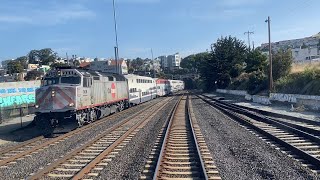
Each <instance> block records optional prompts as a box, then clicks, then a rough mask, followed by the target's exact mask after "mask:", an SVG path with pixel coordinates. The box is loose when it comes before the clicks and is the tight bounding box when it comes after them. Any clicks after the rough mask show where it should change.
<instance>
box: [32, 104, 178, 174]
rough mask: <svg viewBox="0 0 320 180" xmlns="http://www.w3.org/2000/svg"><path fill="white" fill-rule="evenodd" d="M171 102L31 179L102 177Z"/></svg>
mask: <svg viewBox="0 0 320 180" xmlns="http://www.w3.org/2000/svg"><path fill="white" fill-rule="evenodd" d="M170 100H172V98H166V99H165V100H164V101H161V102H160V103H158V104H155V105H153V106H152V107H151V108H148V109H146V110H144V111H143V112H140V113H136V114H134V115H132V116H131V117H128V118H126V119H125V120H123V121H122V122H120V123H119V124H117V125H115V126H114V127H112V128H110V129H108V130H106V131H104V132H103V133H101V134H100V135H99V136H97V137H95V138H94V139H92V140H91V141H89V142H87V143H85V144H84V145H82V146H81V147H79V148H77V149H75V150H73V151H72V152H70V153H68V154H67V155H65V156H64V157H62V158H61V159H59V160H57V161H55V162H53V163H52V164H50V165H48V166H46V167H45V168H43V169H41V170H40V171H38V172H36V173H33V174H31V176H30V177H29V178H28V179H51V178H58V179H61V178H67V179H69V178H72V179H94V178H96V177H98V176H99V172H101V171H102V170H103V169H104V167H105V166H107V165H108V163H109V162H110V161H112V159H113V158H114V157H115V156H116V155H117V154H118V153H119V152H120V151H121V149H122V148H123V147H125V145H126V144H128V143H129V142H130V140H131V139H132V138H133V137H134V136H135V134H136V133H138V132H139V130H140V129H142V128H143V127H144V126H145V125H146V124H147V123H148V122H149V121H150V120H151V119H153V117H154V116H155V115H156V114H157V113H158V112H160V111H161V110H162V109H163V108H164V107H165V106H166V105H167V104H168V103H169V102H170Z"/></svg>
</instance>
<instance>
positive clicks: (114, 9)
mask: <svg viewBox="0 0 320 180" xmlns="http://www.w3.org/2000/svg"><path fill="white" fill-rule="evenodd" d="M113 20H114V32H115V36H116V37H115V38H116V46H115V47H114V58H115V61H116V73H119V74H120V71H119V67H118V58H119V46H118V32H117V30H118V29H117V15H116V7H115V0H113Z"/></svg>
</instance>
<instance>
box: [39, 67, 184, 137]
mask: <svg viewBox="0 0 320 180" xmlns="http://www.w3.org/2000/svg"><path fill="white" fill-rule="evenodd" d="M183 87H184V83H183V81H178V80H174V81H171V80H166V79H153V78H150V77H144V76H137V75H133V74H128V75H119V74H114V73H104V72H98V71H92V70H85V69H75V68H71V67H65V68H58V69H55V70H51V71H49V72H48V73H47V74H46V75H45V76H44V77H43V79H42V81H41V87H40V88H39V89H37V90H36V105H35V107H36V113H35V114H36V117H35V123H36V125H37V126H38V127H39V129H40V130H41V131H42V134H44V135H51V134H52V133H62V132H68V131H71V130H73V129H76V128H77V127H81V126H83V125H85V124H89V123H92V122H94V121H96V120H98V119H101V118H103V117H106V116H108V115H110V114H113V113H115V112H119V111H122V110H124V109H126V108H128V107H130V106H133V105H137V104H140V103H143V102H146V101H149V100H152V99H155V98H156V97H157V96H165V95H169V94H172V93H174V92H176V91H178V90H182V89H183Z"/></svg>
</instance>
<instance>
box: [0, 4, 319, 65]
mask: <svg viewBox="0 0 320 180" xmlns="http://www.w3.org/2000/svg"><path fill="white" fill-rule="evenodd" d="M115 1H116V9H117V22H118V26H117V27H118V39H119V55H120V57H123V58H136V57H142V58H151V48H152V50H153V53H154V57H157V56H160V55H169V54H174V53H176V52H179V53H180V54H181V55H182V56H184V57H185V56H187V55H190V54H194V53H198V52H204V51H206V50H207V49H209V50H210V45H211V44H212V43H214V42H216V40H217V39H218V38H219V37H221V36H229V35H231V36H235V37H237V38H239V39H241V40H243V41H244V42H245V43H248V41H247V36H246V35H244V32H246V31H253V32H254V34H252V35H251V36H250V37H251V41H254V43H255V46H256V47H257V46H259V45H261V43H265V42H267V41H268V31H267V23H265V20H266V19H267V17H268V16H270V17H271V36H272V37H271V38H272V41H273V42H274V41H280V40H287V39H295V38H302V37H307V36H311V35H314V34H316V33H318V32H320V23H319V13H318V12H319V7H320V1H319V0H290V1H289V0H115ZM0 4H1V5H0V60H5V59H12V58H16V57H19V56H23V55H26V54H27V53H28V52H29V51H30V50H32V49H42V48H52V49H53V50H54V51H56V52H57V53H58V54H59V55H60V56H62V57H65V55H66V53H68V55H69V56H71V55H72V54H76V55H77V56H78V57H80V56H81V57H83V56H84V57H92V58H94V57H104V58H111V57H113V56H114V49H113V48H114V46H115V33H114V24H113V23H114V21H113V10H112V0H49V1H48V0H47V1H40V0H14V1H13V0H0Z"/></svg>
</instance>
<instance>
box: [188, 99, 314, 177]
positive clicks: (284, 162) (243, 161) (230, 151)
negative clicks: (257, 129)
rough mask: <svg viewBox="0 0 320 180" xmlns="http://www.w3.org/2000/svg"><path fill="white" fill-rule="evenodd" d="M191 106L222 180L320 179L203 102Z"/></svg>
mask: <svg viewBox="0 0 320 180" xmlns="http://www.w3.org/2000/svg"><path fill="white" fill-rule="evenodd" d="M192 104H193V108H194V113H195V116H196V118H197V121H198V123H199V126H200V128H201V131H202V134H203V135H204V137H205V140H206V143H207V145H208V148H209V150H210V152H211V155H212V156H213V158H214V161H215V163H216V165H217V167H218V169H219V173H220V175H221V177H222V179H237V180H238V179H285V180H287V179H320V177H318V176H317V175H316V174H314V173H312V172H311V171H310V170H309V169H307V168H305V167H302V166H301V164H300V163H298V162H296V161H295V160H293V159H291V158H290V157H288V156H287V155H285V154H283V153H281V152H280V151H279V150H276V149H275V148H274V147H271V146H270V145H268V144H267V143H266V142H265V141H263V140H261V139H259V138H258V137H256V136H255V135H253V134H252V133H250V132H249V131H247V130H246V129H245V128H244V127H241V126H240V125H239V124H238V123H236V122H234V121H233V120H231V119H230V118H229V117H227V116H225V115H224V114H222V113H221V112H220V111H218V110H216V109H214V108H213V107H211V106H209V105H208V104H206V103H205V102H204V101H202V100H201V99H198V98H197V97H195V96H193V99H192Z"/></svg>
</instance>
